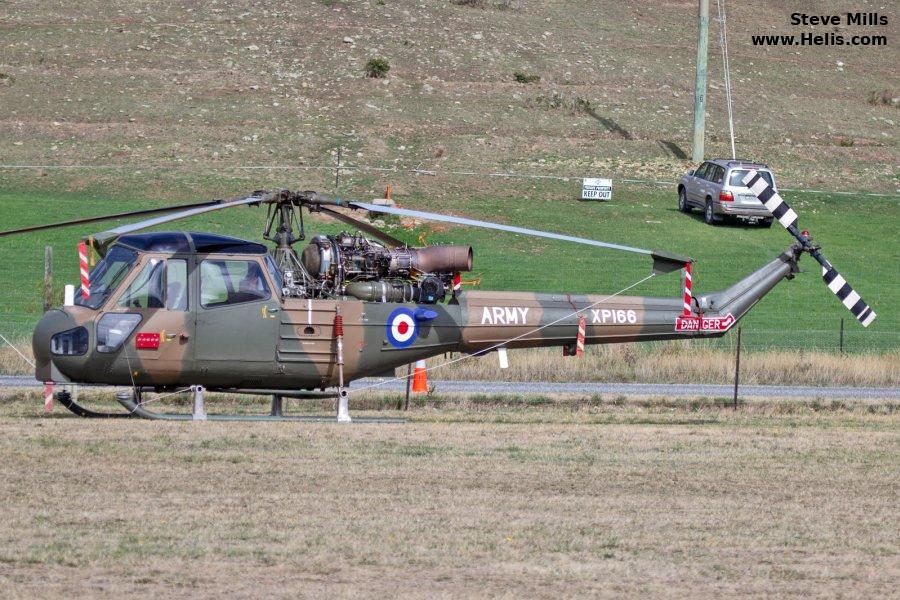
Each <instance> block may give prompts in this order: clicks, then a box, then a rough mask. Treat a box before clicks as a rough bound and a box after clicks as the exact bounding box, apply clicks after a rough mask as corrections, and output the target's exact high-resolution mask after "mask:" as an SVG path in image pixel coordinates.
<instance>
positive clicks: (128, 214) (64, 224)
mask: <svg viewBox="0 0 900 600" xmlns="http://www.w3.org/2000/svg"><path fill="white" fill-rule="evenodd" d="M218 202H219V201H218V200H213V201H209V202H196V203H194V204H180V205H177V206H162V207H160V208H147V209H144V210H132V211H129V212H123V213H116V214H113V215H102V216H99V217H85V218H83V219H73V220H71V221H59V222H57V223H47V224H44V225H31V226H30V227H21V228H19V229H9V230H7V231H0V237H4V236H7V235H15V234H17V233H31V232H32V231H43V230H45V229H55V228H57V227H69V226H71V225H83V224H85V223H97V222H99V221H109V220H113V219H124V218H126V217H138V216H142V215H154V214H158V213H166V212H172V211H176V210H183V209H186V208H198V207H201V206H209V205H212V204H217V203H218Z"/></svg>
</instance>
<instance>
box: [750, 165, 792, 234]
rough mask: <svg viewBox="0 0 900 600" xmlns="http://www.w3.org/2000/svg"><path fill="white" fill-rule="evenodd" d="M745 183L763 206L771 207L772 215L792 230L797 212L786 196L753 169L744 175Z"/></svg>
mask: <svg viewBox="0 0 900 600" xmlns="http://www.w3.org/2000/svg"><path fill="white" fill-rule="evenodd" d="M743 183H744V185H746V186H747V187H748V188H750V191H751V192H753V195H754V196H756V197H757V198H759V201H760V202H762V203H763V206H765V207H766V208H767V209H769V212H770V213H772V216H774V217H775V218H776V219H778V222H779V223H781V224H782V225H783V226H784V228H785V229H787V230H789V231H790V228H791V226H792V225H793V226H796V225H797V213H795V212H794V210H793V209H792V208H791V207H790V206H788V204H787V202H785V201H784V198H782V197H781V196H779V195H778V192H776V191H775V190H773V189H772V186H770V185H769V182H768V181H766V180H765V179H763V177H762V176H761V175H760V174H759V173H758V172H757V171H756V170H753V169H751V170H750V172H749V173H747V174H746V175H745V176H744V179H743ZM791 233H793V232H791Z"/></svg>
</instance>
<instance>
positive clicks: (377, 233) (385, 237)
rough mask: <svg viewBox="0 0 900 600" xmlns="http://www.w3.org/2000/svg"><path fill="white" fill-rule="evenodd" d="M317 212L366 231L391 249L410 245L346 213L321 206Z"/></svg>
mask: <svg viewBox="0 0 900 600" xmlns="http://www.w3.org/2000/svg"><path fill="white" fill-rule="evenodd" d="M316 210H318V211H319V212H323V213H325V214H327V215H328V216H330V217H332V218H334V219H337V220H338V221H343V222H344V223H346V224H347V225H352V226H353V227H356V228H358V229H359V230H360V231H365V232H366V233H368V234H369V235H371V236H372V237H376V238H378V239H379V240H381V241H382V242H384V243H385V244H387V245H388V247H389V248H400V247H403V246H407V245H408V244H406V243H405V242H401V241H400V240H398V239H397V238H395V237H394V236H392V235H390V234H388V233H385V232H383V231H382V230H380V229H378V228H377V227H375V226H374V225H370V224H369V223H366V222H365V221H360V220H358V219H354V218H353V217H351V216H349V215H345V214H344V213H341V212H338V211H336V210H331V209H330V208H326V207H324V206H319V207H318V208H317V209H316Z"/></svg>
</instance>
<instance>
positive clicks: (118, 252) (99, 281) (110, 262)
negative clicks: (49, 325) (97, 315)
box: [75, 246, 137, 308]
mask: <svg viewBox="0 0 900 600" xmlns="http://www.w3.org/2000/svg"><path fill="white" fill-rule="evenodd" d="M136 261H137V253H136V252H134V251H133V250H129V249H127V248H123V247H122V246H113V247H112V248H110V249H109V252H107V253H106V256H105V257H104V258H103V260H101V261H100V262H99V263H97V266H96V267H94V269H93V270H92V271H91V275H90V296H89V297H88V298H87V299H85V298H84V296H83V295H82V294H81V293H80V292H79V294H78V295H77V296H76V298H75V304H77V305H79V306H87V307H88V308H99V307H100V306H101V305H103V303H104V302H106V301H107V300H108V299H109V297H110V295H111V294H112V293H113V292H115V291H116V288H118V287H119V284H120V283H122V280H123V279H124V278H125V276H126V275H127V274H128V272H129V271H131V267H132V266H133V265H134V263H135V262H136Z"/></svg>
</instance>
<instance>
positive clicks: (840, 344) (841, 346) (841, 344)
mask: <svg viewBox="0 0 900 600" xmlns="http://www.w3.org/2000/svg"><path fill="white" fill-rule="evenodd" d="M838 349H839V350H840V352H841V356H843V355H844V317H841V334H840V336H839V337H838Z"/></svg>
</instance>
